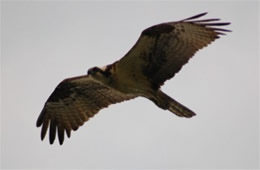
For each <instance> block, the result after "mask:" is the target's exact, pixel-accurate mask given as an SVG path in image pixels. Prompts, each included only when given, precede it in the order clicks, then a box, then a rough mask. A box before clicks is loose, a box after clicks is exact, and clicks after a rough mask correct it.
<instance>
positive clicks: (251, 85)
mask: <svg viewBox="0 0 260 170" xmlns="http://www.w3.org/2000/svg"><path fill="white" fill-rule="evenodd" d="M1 5H2V7H1V8H2V9H1V14H2V16H1V21H2V25H1V31H2V32H1V36H2V37H1V43H2V44H1V79H2V81H1V86H2V89H1V90H2V92H1V97H2V103H1V104H2V108H1V168H3V169H7V168H21V169H29V168H33V169H37V168H39V169H43V168H53V169H56V168H62V169H63V168H67V169H70V168H74V169H75V168H84V169H87V168H100V169H102V168H113V169H115V168H118V169H122V168H128V169H129V168H156V169H162V168H171V169H174V168H199V169H200V168H206V169H209V168H226V169H229V168H242V169H248V168H257V167H259V110H258V109H259V108H258V104H259V96H258V95H259V91H258V90H259V89H258V88H259V83H258V79H259V73H258V71H259V70H258V68H259V67H258V64H259V53H258V48H259V41H258V36H259V34H258V31H259V27H258V22H259V18H258V3H257V1H245V2H243V1H225V2H224V1H215V2H207V1H197V2H194V1H193V2H190V1H182V2H180V1H171V2H170V1H164V2H127V3H123V2H97V3H96V2H88V1H78V2H75V1H73V2H72V1H67V2H64V1H55V2H51V1H45V2H44V1H38V2H32V1H27V2H26V1H20V2H15V1H3V2H1ZM202 12H209V14H208V15H207V16H205V17H204V18H221V19H222V21H228V22H232V25H231V26H228V27H227V28H229V29H231V30H233V32H232V33H229V34H228V35H227V36H223V37H222V38H221V39H218V40H217V41H216V42H214V43H213V44H211V45H210V46H208V47H207V48H205V49H203V50H201V51H199V52H198V53H197V54H196V55H195V56H194V57H193V58H192V59H191V60H190V62H189V63H188V64H187V65H185V66H184V67H183V68H182V70H181V71H180V72H179V73H178V74H177V75H176V76H175V77H174V78H173V79H172V80H170V81H167V83H166V84H165V86H163V88H162V89H163V91H165V92H166V93H167V94H169V95H170V96H172V97H173V98H175V99H176V100H178V101H180V102H181V103H183V104H184V105H185V106H187V107H189V108H190V109H192V110H193V111H195V112H196V113H197V116H196V117H194V118H192V119H185V118H179V117H176V116H175V115H173V114H172V113H170V112H169V111H163V110H160V109H159V108H157V107H156V106H155V105H154V104H153V103H152V102H150V101H148V100H146V99H143V98H138V99H135V100H131V101H128V102H124V103H121V104H117V105H112V106H110V107H109V108H108V109H104V110H102V111H100V113H99V114H97V115H96V116H95V117H94V118H93V119H91V120H90V121H88V122H86V123H85V124H84V126H82V127H81V128H79V130H78V131H77V132H73V133H72V137H71V138H70V139H66V140H65V143H64V144H63V145H62V146H59V145H58V142H57V141H56V142H55V144H54V145H49V143H48V140H45V141H44V142H42V141H41V140H40V129H39V128H36V125H35V124H36V119H37V117H38V115H39V113H40V111H41V109H42V107H43V105H44V103H45V101H46V100H47V98H48V97H49V95H50V94H51V92H52V91H53V90H54V88H55V87H56V86H57V84H58V83H59V82H60V81H62V80H63V79H65V78H67V77H72V76H77V75H82V74H86V72H87V70H88V68H90V67H93V66H103V65H106V64H110V63H112V62H114V61H116V60H118V59H119V58H121V57H122V56H123V55H124V54H125V53H126V52H127V51H128V50H129V49H130V48H131V47H132V46H133V45H134V43H135V42H136V40H137V38H138V37H139V35H140V33H141V31H142V30H143V29H145V28H147V27H149V26H151V25H154V24H158V23H161V22H165V21H177V20H181V19H184V18H187V17H190V16H193V15H196V14H199V13H202Z"/></svg>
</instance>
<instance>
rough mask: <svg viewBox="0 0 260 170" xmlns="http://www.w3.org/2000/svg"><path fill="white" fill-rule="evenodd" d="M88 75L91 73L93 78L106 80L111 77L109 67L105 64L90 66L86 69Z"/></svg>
mask: <svg viewBox="0 0 260 170" xmlns="http://www.w3.org/2000/svg"><path fill="white" fill-rule="evenodd" d="M88 75H91V76H92V77H93V78H95V79H97V80H100V81H103V82H106V81H108V80H110V78H111V72H110V69H108V67H107V66H105V67H101V68H100V67H92V68H90V69H89V70H88Z"/></svg>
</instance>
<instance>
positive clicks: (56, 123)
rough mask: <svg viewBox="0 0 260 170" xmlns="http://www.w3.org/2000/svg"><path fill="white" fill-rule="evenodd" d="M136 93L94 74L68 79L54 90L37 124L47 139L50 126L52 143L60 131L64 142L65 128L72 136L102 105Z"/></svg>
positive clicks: (121, 99) (60, 137)
mask: <svg viewBox="0 0 260 170" xmlns="http://www.w3.org/2000/svg"><path fill="white" fill-rule="evenodd" d="M134 97H135V96H129V95H125V94H123V93H120V92H118V91H116V90H114V89H112V88H110V87H108V86H105V85H103V84H101V83H99V82H97V81H95V80H94V79H92V78H91V76H80V77H75V78H69V79H65V80H64V81H62V82H61V83H60V84H59V85H58V86H57V87H56V89H55V90H54V92H53V93H52V94H51V96H50V97H49V99H48V100H47V102H46V103H45V106H44V108H43V110H42V112H41V114H40V116H39V118H38V120H37V127H40V126H42V131H41V138H42V140H43V139H44V137H45V135H46V132H47V130H48V128H49V135H50V136H49V137H50V143H51V144H52V143H53V142H54V140H55V137H56V131H57V132H58V138H59V142H60V144H62V143H63V141H64V133H65V132H66V134H67V136H68V137H70V133H71V130H77V129H78V127H79V126H81V125H83V124H84V122H85V121H87V120H88V119H89V118H90V117H93V116H94V115H95V114H96V113H97V112H98V111H99V110H100V109H102V108H104V107H107V106H108V105H110V104H113V103H117V102H122V101H124V100H129V99H132V98H134Z"/></svg>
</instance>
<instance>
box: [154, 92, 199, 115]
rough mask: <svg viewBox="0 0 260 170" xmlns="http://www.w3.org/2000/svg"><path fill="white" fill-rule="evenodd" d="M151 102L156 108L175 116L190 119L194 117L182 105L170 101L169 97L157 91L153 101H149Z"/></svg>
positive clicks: (190, 111) (191, 112) (172, 100)
mask: <svg viewBox="0 0 260 170" xmlns="http://www.w3.org/2000/svg"><path fill="white" fill-rule="evenodd" d="M151 100H152V101H153V102H154V103H155V104H156V105H157V106H158V107H160V108H162V109H164V110H169V111H171V112H172V113H174V114H176V115H177V116H180V117H187V118H190V117H192V116H195V115H196V114H195V113H194V112H193V111H192V110H190V109H188V108H187V107H185V106H183V105H182V104H180V103H179V102H177V101H176V100H174V99H172V98H171V97H170V96H168V95H166V94H165V93H163V92H162V91H160V90H158V92H157V94H156V97H155V99H151Z"/></svg>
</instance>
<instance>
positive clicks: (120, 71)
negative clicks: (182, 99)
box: [37, 13, 229, 144]
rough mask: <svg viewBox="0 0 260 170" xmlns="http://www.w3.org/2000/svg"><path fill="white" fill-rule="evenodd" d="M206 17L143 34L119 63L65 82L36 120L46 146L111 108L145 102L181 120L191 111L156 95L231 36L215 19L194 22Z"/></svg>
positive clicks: (190, 114)
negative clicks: (189, 64)
mask: <svg viewBox="0 0 260 170" xmlns="http://www.w3.org/2000/svg"><path fill="white" fill-rule="evenodd" d="M205 14H206V13H203V14H199V15H196V16H193V17H190V18H187V19H184V20H181V21H178V22H168V23H162V24H158V25H155V26H152V27H149V28H147V29H145V30H144V31H143V32H142V34H141V36H140V38H139V39H138V41H137V42H136V44H135V45H134V46H133V48H132V49H131V50H130V51H129V52H128V53H127V54H126V55H125V56H124V57H123V58H122V59H120V60H119V61H116V62H115V63H113V64H111V65H107V66H106V67H104V68H98V67H94V68H92V69H89V71H88V75H84V76H79V77H74V78H69V79H65V80H63V81H62V82H61V83H60V84H59V85H58V86H57V87H56V89H55V90H54V92H53V93H52V94H51V96H50V97H49V99H48V100H47V102H46V103H45V106H44V108H43V110H42V112H41V114H40V116H39V118H38V120H37V127H40V126H42V131H41V138H42V139H44V137H45V135H46V133H47V130H48V128H49V135H50V143H51V144H52V143H53V142H54V140H55V136H56V132H58V138H59V142H60V144H62V143H63V141H64V133H65V132H66V134H67V136H68V137H70V133H71V130H77V129H78V127H79V126H81V125H83V124H84V122H85V121H87V120H88V119H89V118H90V117H93V116H94V115H95V114H96V113H98V111H99V110H101V109H102V108H105V107H108V106H109V105H110V104H114V103H119V102H122V101H125V100H129V99H133V98H135V97H139V96H141V97H145V98H147V99H149V100H151V101H153V102H154V103H155V104H156V105H157V106H158V107H160V108H162V109H164V110H169V111H171V112H173V113H174V114H176V115H178V116H180V117H192V116H194V115H195V113H194V112H193V111H191V110H190V109H188V108H187V107H185V106H183V105H182V104H180V103H178V102H177V101H175V100H174V99H172V98H171V97H169V96H168V95H166V94H165V93H163V92H162V91H161V90H160V87H161V86H162V85H163V83H164V82H165V81H166V80H168V79H170V78H172V77H173V76H174V75H175V74H176V73H177V72H178V71H179V70H180V69H181V68H182V66H183V65H184V64H186V63H187V62H188V60H189V59H190V58H191V57H192V56H193V55H194V54H195V53H196V51H198V50H199V49H201V48H203V47H206V46H207V45H208V44H210V43H211V42H213V41H214V40H215V39H217V38H219V35H224V32H228V31H229V30H226V29H221V28H219V26H225V25H229V23H223V22H216V21H219V19H206V20H196V19H197V18H199V17H202V16H203V15H205Z"/></svg>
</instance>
